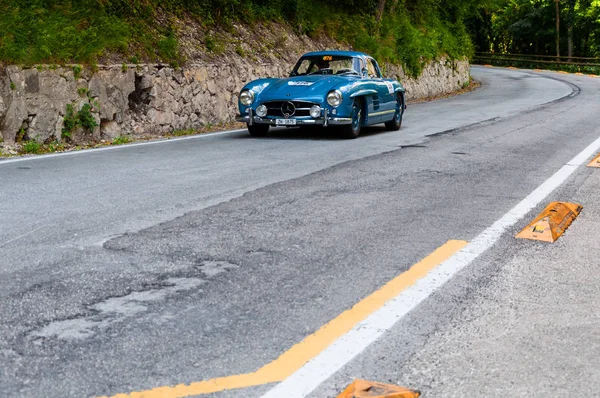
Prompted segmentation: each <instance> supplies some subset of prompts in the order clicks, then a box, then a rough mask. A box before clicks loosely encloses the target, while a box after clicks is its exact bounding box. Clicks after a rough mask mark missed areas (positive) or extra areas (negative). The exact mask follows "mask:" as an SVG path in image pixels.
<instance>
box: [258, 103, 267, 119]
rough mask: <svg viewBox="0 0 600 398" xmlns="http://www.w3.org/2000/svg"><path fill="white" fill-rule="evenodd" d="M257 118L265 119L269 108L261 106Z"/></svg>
mask: <svg viewBox="0 0 600 398" xmlns="http://www.w3.org/2000/svg"><path fill="white" fill-rule="evenodd" d="M256 116H258V117H265V116H267V107H266V106H264V105H259V106H257V107H256Z"/></svg>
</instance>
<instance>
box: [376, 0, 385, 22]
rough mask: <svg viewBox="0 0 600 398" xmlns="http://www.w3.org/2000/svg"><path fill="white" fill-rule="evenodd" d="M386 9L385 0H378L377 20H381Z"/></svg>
mask: <svg viewBox="0 0 600 398" xmlns="http://www.w3.org/2000/svg"><path fill="white" fill-rule="evenodd" d="M384 10H385V0H377V14H376V15H375V17H376V18H377V22H380V21H381V18H382V17H383V11H384Z"/></svg>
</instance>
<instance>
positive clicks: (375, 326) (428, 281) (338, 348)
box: [262, 138, 600, 398]
mask: <svg viewBox="0 0 600 398" xmlns="http://www.w3.org/2000/svg"><path fill="white" fill-rule="evenodd" d="M599 149H600V138H598V139H597V140H596V141H594V142H593V143H592V144H591V145H589V146H588V147H587V148H585V149H584V150H583V151H582V152H581V153H580V154H579V155H577V156H576V157H575V158H573V159H572V160H571V161H570V162H568V163H567V164H566V165H565V166H563V167H562V168H561V169H560V170H558V171H557V172H556V173H555V174H554V175H553V176H552V177H550V178H549V179H547V180H546V181H545V182H544V183H543V184H542V185H540V186H539V187H538V188H536V189H535V190H534V191H533V192H532V193H531V194H529V195H528V196H527V197H526V198H525V199H523V201H521V202H520V203H519V204H517V205H516V206H515V207H514V208H512V209H511V210H510V211H509V212H508V213H506V214H505V215H504V216H502V218H500V219H499V220H498V221H496V222H495V223H494V224H492V226H490V227H489V228H487V229H486V230H484V231H483V232H482V233H481V234H479V235H478V236H477V237H475V239H473V241H472V242H470V243H469V244H468V245H467V246H465V247H464V248H463V249H462V250H460V251H458V252H457V253H456V254H454V255H453V256H452V257H450V258H449V259H448V260H446V261H445V262H443V263H442V264H440V265H439V266H438V267H436V268H434V269H433V270H432V271H431V272H430V273H429V274H428V275H427V276H425V277H424V278H422V279H421V280H419V281H418V282H417V283H416V284H415V285H413V286H411V287H410V288H408V289H406V290H404V291H403V292H402V293H400V294H399V295H398V296H396V297H395V298H393V299H392V300H390V301H388V302H387V303H386V304H385V305H384V306H383V307H382V308H381V309H379V310H378V311H376V312H374V313H373V314H372V315H370V316H369V317H368V318H367V319H365V320H364V321H363V322H361V323H359V324H358V325H356V327H355V328H354V329H352V330H351V331H349V332H348V333H346V334H345V335H343V336H342V337H340V338H339V339H338V340H336V341H335V342H334V343H333V344H332V345H330V346H329V347H328V348H327V349H325V350H324V351H323V352H321V353H320V354H319V355H317V356H316V357H315V358H313V359H312V360H311V361H309V362H308V363H307V364H306V365H304V366H303V367H302V368H300V369H299V370H298V371H296V372H295V373H294V374H293V375H291V376H290V377H288V378H287V379H285V380H284V381H282V382H281V383H279V384H278V385H276V386H275V387H273V388H272V389H271V390H269V391H268V392H267V393H266V394H265V395H263V396H262V397H263V398H281V397H286V398H296V397H298V398H301V397H306V396H307V395H308V394H310V393H311V392H312V391H314V390H315V389H316V388H317V387H318V386H319V385H320V384H321V383H323V382H324V381H325V380H327V379H328V378H329V377H331V376H333V375H334V374H335V373H337V372H338V371H339V370H340V369H341V368H342V367H343V366H344V365H346V364H347V363H348V362H350V361H351V360H352V359H353V358H354V357H356V356H357V355H358V354H360V353H361V352H362V351H363V350H365V348H367V347H368V346H369V345H370V344H371V343H373V342H374V341H376V340H377V339H378V338H380V337H381V336H382V335H383V334H384V333H385V332H386V331H387V330H389V329H391V328H392V326H394V325H395V324H396V323H397V322H398V321H400V320H401V319H402V317H404V316H405V315H406V314H408V313H409V312H410V311H411V310H413V309H414V308H415V307H417V306H418V305H419V304H420V303H421V302H422V301H424V300H425V299H427V298H428V297H429V296H430V295H431V294H432V293H433V292H435V291H436V290H437V289H438V288H439V287H440V286H442V285H443V284H444V283H446V282H447V281H448V280H450V279H451V278H452V277H453V276H454V275H456V274H457V273H458V272H460V271H461V270H462V269H463V268H465V267H466V266H467V265H469V264H470V263H471V262H472V261H473V260H475V259H476V258H477V257H478V256H479V255H480V254H482V253H483V252H485V251H486V250H487V249H489V248H490V247H492V246H493V245H494V244H495V243H496V242H497V241H498V239H499V238H500V237H501V236H502V234H503V233H504V232H505V231H506V230H507V229H508V228H510V227H512V226H514V225H515V224H516V223H517V222H518V221H519V220H520V219H522V218H523V217H524V216H525V215H527V213H529V211H531V210H532V209H533V208H534V207H536V206H537V205H538V204H539V203H540V202H542V201H543V200H544V199H545V198H546V197H547V196H548V195H549V194H550V193H552V192H553V191H554V190H555V189H556V188H558V187H559V186H560V185H561V184H562V183H564V182H565V180H566V179H567V178H569V176H570V175H571V174H573V172H575V170H576V169H577V168H578V167H579V166H581V165H582V164H584V162H585V161H586V160H587V159H589V158H590V157H591V156H593V155H594V154H595V153H596V152H597V151H598V150H599Z"/></svg>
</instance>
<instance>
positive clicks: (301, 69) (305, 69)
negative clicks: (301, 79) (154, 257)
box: [296, 59, 311, 75]
mask: <svg viewBox="0 0 600 398" xmlns="http://www.w3.org/2000/svg"><path fill="white" fill-rule="evenodd" d="M310 64H311V62H310V60H308V59H305V60H303V61H302V62H301V63H300V66H298V70H297V71H296V73H298V75H305V74H307V73H308V67H309V66H310Z"/></svg>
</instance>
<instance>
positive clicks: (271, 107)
mask: <svg viewBox="0 0 600 398" xmlns="http://www.w3.org/2000/svg"><path fill="white" fill-rule="evenodd" d="M288 102H291V103H292V104H294V108H295V109H296V112H295V113H294V115H293V116H290V117H302V116H310V107H311V106H313V105H317V104H314V103H312V102H305V101H270V102H265V103H264V105H265V106H266V107H267V116H273V117H284V116H283V112H282V111H281V108H282V106H283V105H284V104H286V103H288Z"/></svg>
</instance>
